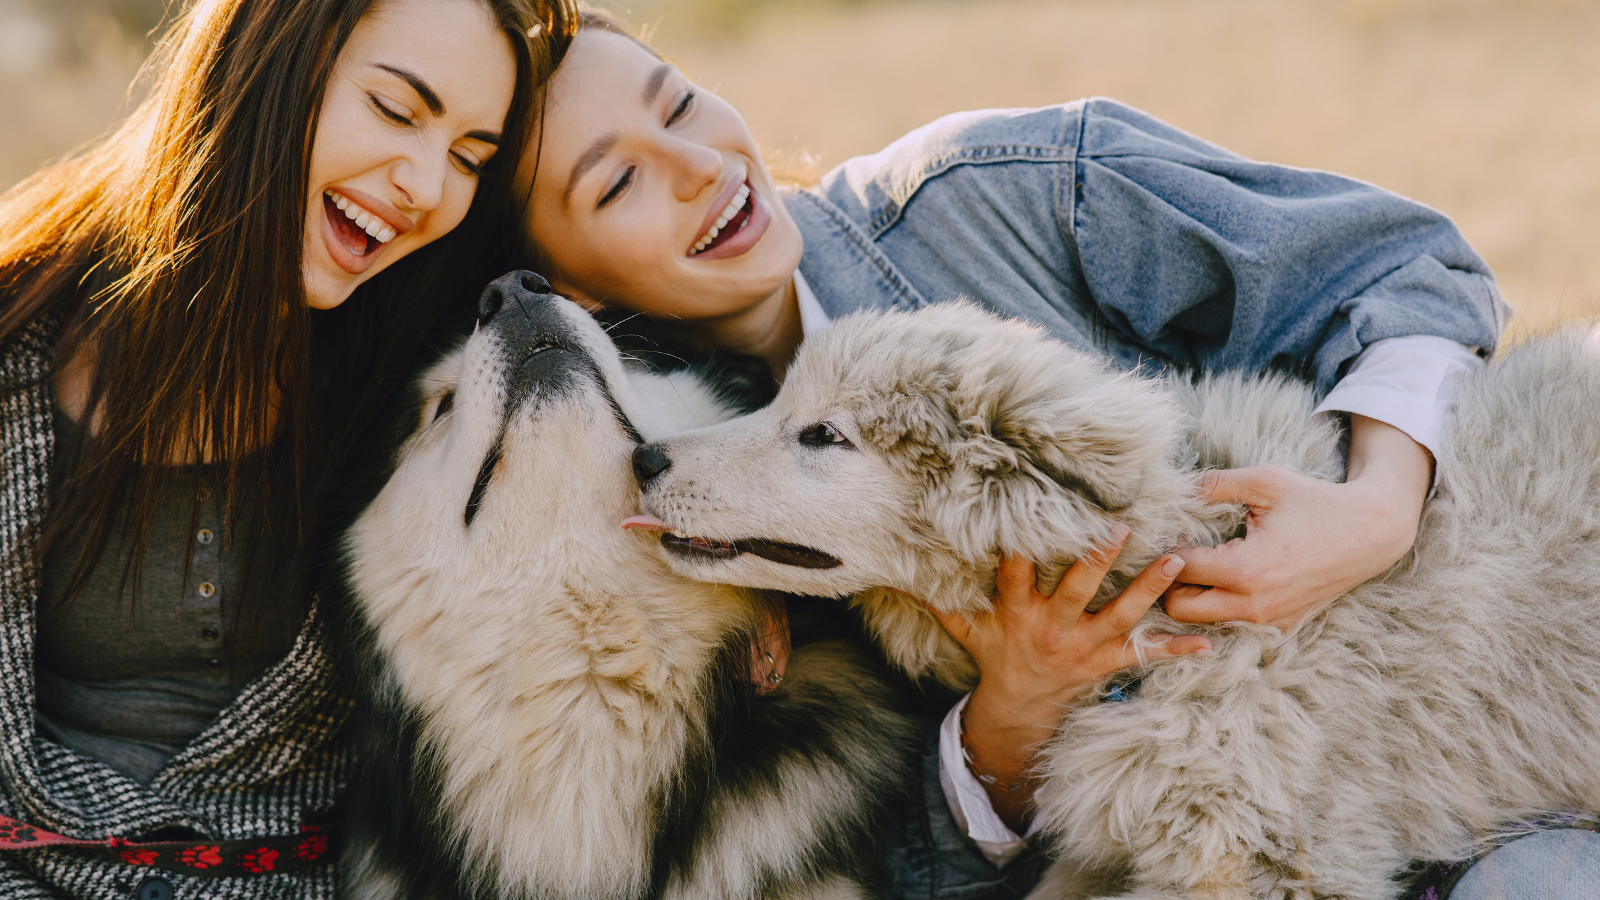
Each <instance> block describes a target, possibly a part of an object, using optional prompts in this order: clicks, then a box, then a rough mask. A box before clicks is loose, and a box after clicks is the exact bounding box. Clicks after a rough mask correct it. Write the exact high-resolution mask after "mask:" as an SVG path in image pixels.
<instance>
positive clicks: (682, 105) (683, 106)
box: [667, 91, 694, 128]
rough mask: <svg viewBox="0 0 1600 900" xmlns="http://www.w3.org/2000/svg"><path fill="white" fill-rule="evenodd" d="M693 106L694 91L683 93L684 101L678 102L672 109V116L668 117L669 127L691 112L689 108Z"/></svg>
mask: <svg viewBox="0 0 1600 900" xmlns="http://www.w3.org/2000/svg"><path fill="white" fill-rule="evenodd" d="M693 105H694V91H684V92H683V99H681V100H679V101H678V105H677V106H675V107H673V109H672V114H671V115H669V116H667V127H668V128H671V127H672V124H673V123H674V122H676V121H678V120H679V119H681V118H683V117H684V116H685V115H687V114H688V112H689V108H690V107H691V106H693Z"/></svg>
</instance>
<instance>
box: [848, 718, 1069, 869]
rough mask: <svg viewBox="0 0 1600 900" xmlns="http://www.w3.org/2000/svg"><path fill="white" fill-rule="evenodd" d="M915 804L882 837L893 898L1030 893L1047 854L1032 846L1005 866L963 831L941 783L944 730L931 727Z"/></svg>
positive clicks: (883, 864) (882, 864) (882, 853)
mask: <svg viewBox="0 0 1600 900" xmlns="http://www.w3.org/2000/svg"><path fill="white" fill-rule="evenodd" d="M910 803H911V806H912V808H911V809H908V810H906V813H905V815H903V816H899V817H897V818H896V820H895V822H894V825H893V827H892V828H891V830H890V831H889V833H888V834H885V835H883V836H882V838H881V841H880V843H879V849H880V853H879V869H880V871H879V876H880V878H881V879H882V881H883V883H884V888H885V892H884V894H883V896H884V897H886V898H889V900H1010V898H1017V897H1023V896H1026V895H1027V893H1028V891H1030V890H1032V889H1033V887H1034V885H1035V884H1037V883H1038V881H1039V878H1040V876H1041V875H1043V873H1044V868H1045V865H1046V864H1047V863H1048V859H1047V858H1046V856H1045V854H1044V853H1043V852H1042V850H1041V849H1040V848H1038V847H1030V848H1029V849H1028V850H1026V851H1024V852H1023V854H1022V855H1021V856H1019V857H1018V858H1017V859H1015V860H1013V861H1012V862H1011V864H1010V865H1008V866H1006V867H1005V868H1004V869H999V868H996V867H995V866H994V864H993V863H991V862H989V860H987V859H985V858H984V856H983V854H982V853H980V852H978V850H977V848H976V847H974V846H972V844H971V843H970V842H969V841H967V840H966V838H965V837H963V836H962V834H961V831H960V829H959V828H957V827H956V822H955V819H954V818H953V817H952V816H951V815H950V807H949V805H948V804H946V803H945V799H944V789H943V788H942V787H940V785H939V730H938V728H937V726H936V725H933V726H930V728H929V729H928V736H927V741H926V743H925V745H924V747H923V753H922V785H921V790H920V791H919V792H918V795H917V796H915V797H913V798H911V800H910Z"/></svg>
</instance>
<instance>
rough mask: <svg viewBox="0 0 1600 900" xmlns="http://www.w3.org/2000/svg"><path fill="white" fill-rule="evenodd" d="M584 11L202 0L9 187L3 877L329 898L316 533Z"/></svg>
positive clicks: (3, 423)
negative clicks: (139, 75)
mask: <svg viewBox="0 0 1600 900" xmlns="http://www.w3.org/2000/svg"><path fill="white" fill-rule="evenodd" d="M571 18H572V16H571V11H570V9H569V8H568V7H567V6H566V5H565V0H251V2H246V0H199V2H197V3H196V4H194V6H193V7H192V8H190V9H188V10H187V11H185V12H184V13H183V14H182V15H181V16H180V17H179V18H178V20H177V21H176V23H175V24H174V26H173V27H172V29H171V32H170V34H169V35H168V37H167V39H166V40H164V41H162V42H161V44H160V45H159V46H160V49H159V51H158V54H157V59H156V61H155V63H154V66H155V68H154V72H155V80H154V83H153V89H152V91H151V93H150V95H149V97H148V99H146V100H145V101H144V102H143V103H141V104H140V105H139V107H138V108H137V109H136V110H135V111H134V113H133V115H132V116H131V117H130V118H129V119H128V120H127V121H126V122H124V123H123V124H122V125H120V126H119V127H117V128H116V129H115V130H114V131H113V132H112V133H111V134H109V135H108V136H107V137H106V138H104V139H103V140H101V141H100V142H99V143H97V144H95V145H93V146H91V147H89V148H88V149H86V150H84V151H82V152H80V153H78V154H77V155H75V156H72V157H71V158H68V159H66V160H64V161H62V162H59V163H56V164H54V165H51V166H49V167H47V168H45V169H44V170H42V171H41V172H39V173H38V174H36V175H35V176H33V177H32V178H31V179H29V180H27V181H25V182H23V183H22V184H21V185H18V186H17V187H16V188H14V189H12V190H11V191H10V192H9V193H7V194H6V195H5V196H3V197H0V298H3V305H0V607H3V611H0V616H3V619H0V678H3V679H4V692H3V694H0V895H3V896H5V897H7V898H46V897H49V898H58V897H63V896H70V897H85V898H89V897H92V898H113V897H114V898H125V897H130V896H137V897H140V898H142V900H161V898H165V897H172V896H184V897H190V896H195V897H198V896H206V897H267V896H271V897H291V896H292V897H331V896H333V894H334V884H335V881H334V877H333V874H332V867H331V866H329V865H327V863H328V862H329V860H330V859H331V853H330V845H329V841H328V835H327V834H326V833H325V832H323V831H321V830H319V827H318V823H319V821H320V820H321V819H322V818H324V817H326V816H327V814H328V813H329V811H330V807H331V806H332V803H333V801H334V799H335V796H336V794H337V791H338V789H339V786H340V784H341V783H342V781H343V773H344V770H345V764H346V757H345V754H344V751H343V747H342V742H341V741H339V740H338V737H337V736H338V732H339V728H340V725H341V723H342V721H343V719H344V717H345V713H346V711H347V709H348V708H349V705H350V704H349V701H348V700H347V699H345V698H344V697H342V696H340V694H339V693H338V692H337V691H336V690H335V688H334V685H333V679H332V676H331V672H330V663H329V658H328V655H327V652H326V650H325V648H324V646H323V641H322V626H321V621H322V619H321V615H320V614H319V612H318V610H317V603H316V599H315V596H314V595H313V594H312V593H311V591H310V586H309V583H308V582H309V578H308V577H307V575H306V574H305V570H306V564H305V561H306V559H307V558H308V556H309V554H308V552H307V550H308V546H310V545H312V544H313V543H314V542H315V541H316V540H318V539H317V537H316V536H317V535H318V534H319V533H325V528H326V523H325V521H324V520H326V519H327V518H329V517H328V516H326V515H319V514H320V513H321V512H322V510H323V508H324V505H325V494H326V493H327V487H328V485H329V484H330V483H331V482H332V481H334V480H336V479H337V477H338V476H337V473H338V472H339V470H340V467H341V465H342V463H344V462H346V461H348V460H347V457H348V456H349V455H350V454H349V453H348V449H347V447H348V444H349V438H350V437H351V436H353V435H354V434H355V433H357V432H358V431H359V430H360V428H361V426H362V424H363V423H364V422H366V421H367V418H368V414H369V413H370V412H371V411H373V410H374V408H375V407H376V406H377V405H378V404H379V403H380V402H381V400H382V398H383V396H384V394H385V392H386V391H387V390H388V389H389V388H390V387H391V386H392V384H393V382H394V380H395V378H396V377H397V376H398V374H399V370H400V368H401V367H402V366H404V365H406V364H407V361H408V360H409V358H410V357H411V355H412V354H413V353H414V352H415V351H416V350H417V349H418V347H419V345H420V344H421V343H422V342H423V341H425V340H426V339H427V337H428V335H429V332H430V328H431V327H432V326H433V325H434V323H435V322H436V320H437V319H438V318H439V317H440V315H441V314H442V313H443V312H444V311H445V310H446V309H447V308H449V307H450V306H451V305H452V304H456V303H458V302H464V301H470V299H471V298H472V297H474V296H475V295H476V293H477V291H478V289H479V288H480V287H481V286H482V285H483V284H485V283H486V282H487V281H488V280H489V279H490V278H491V277H492V276H493V275H496V274H498V272H496V271H493V269H494V267H495V265H496V264H497V262H498V260H499V259H500V258H501V255H502V254H503V253H505V251H506V246H505V244H504V242H505V241H507V240H511V239H512V238H513V236H514V235H515V233H516V219H515V211H514V210H511V209H509V208H508V207H506V206H505V202H506V199H507V198H509V197H510V196H511V192H510V191H509V190H508V188H507V184H508V177H509V167H508V166H506V165H505V164H504V163H502V162H501V161H500V160H501V159H505V160H515V159H517V157H518V156H519V154H520V150H521V147H522V144H523V140H524V136H525V133H526V131H527V129H528V125H529V117H528V110H529V108H530V103H529V102H528V96H527V95H528V94H529V93H530V92H531V91H532V90H533V88H534V86H536V85H538V84H541V83H542V81H543V77H544V75H545V74H546V73H547V70H548V59H549V54H548V51H547V48H546V47H545V44H546V43H547V38H546V36H547V35H548V34H550V33H551V32H552V31H559V30H560V28H561V27H563V26H562V23H566V22H570V21H571ZM530 35H532V36H534V39H532V40H530ZM219 875H220V876H227V877H217V876H219ZM256 876H260V877H256Z"/></svg>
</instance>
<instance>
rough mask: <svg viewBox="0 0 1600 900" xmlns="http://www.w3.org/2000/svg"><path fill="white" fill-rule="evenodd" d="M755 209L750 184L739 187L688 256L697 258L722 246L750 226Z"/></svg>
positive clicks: (746, 183) (747, 182)
mask: <svg viewBox="0 0 1600 900" xmlns="http://www.w3.org/2000/svg"><path fill="white" fill-rule="evenodd" d="M754 209H755V203H754V202H753V201H752V199H751V192H750V182H749V181H746V182H745V183H744V184H741V185H739V190H738V191H737V192H735V193H734V195H733V198H732V199H730V200H729V201H728V205H727V206H726V207H724V208H723V210H722V212H721V213H720V214H718V216H717V218H716V221H715V222H713V223H712V225H711V227H710V228H709V229H707V230H706V233H705V234H703V235H701V236H700V239H699V240H698V241H696V242H695V245H694V246H693V247H691V248H690V249H689V255H690V256H699V255H700V254H702V253H704V252H706V251H707V250H714V249H716V248H717V247H720V246H722V245H723V244H724V243H726V242H727V241H728V239H729V238H731V237H733V236H734V235H736V234H738V233H739V232H741V231H743V230H744V227H745V226H746V225H749V224H750V214H751V212H752V211H754Z"/></svg>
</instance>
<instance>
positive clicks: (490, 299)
mask: <svg viewBox="0 0 1600 900" xmlns="http://www.w3.org/2000/svg"><path fill="white" fill-rule="evenodd" d="M505 304H506V295H505V292H504V291H502V290H500V282H498V281H496V282H495V283H494V284H491V285H489V286H488V287H487V288H484V290H483V293H482V294H480V295H479V296H478V324H479V325H487V324H489V322H490V320H492V319H493V318H494V317H495V314H496V313H498V312H500V307H502V306H505Z"/></svg>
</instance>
